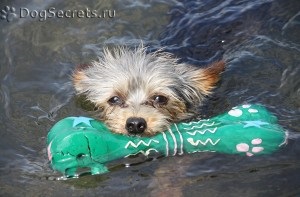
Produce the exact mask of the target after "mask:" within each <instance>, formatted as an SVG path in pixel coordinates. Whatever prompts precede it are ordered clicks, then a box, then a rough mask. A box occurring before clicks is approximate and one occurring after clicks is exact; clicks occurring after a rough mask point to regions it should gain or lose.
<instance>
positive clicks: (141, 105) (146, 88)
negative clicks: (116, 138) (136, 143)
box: [73, 46, 225, 135]
mask: <svg viewBox="0 0 300 197" xmlns="http://www.w3.org/2000/svg"><path fill="white" fill-rule="evenodd" d="M145 51H146V49H145V48H144V47H142V46H140V47H138V48H136V49H135V50H129V49H127V48H124V47H123V48H122V47H120V48H116V49H114V50H113V51H109V50H108V49H104V52H103V54H102V57H100V58H99V61H97V62H96V61H95V62H92V63H91V64H88V65H80V66H79V67H78V68H77V69H75V71H74V73H73V83H74V86H75V89H76V91H77V93H78V94H85V95H86V97H87V99H88V100H90V101H91V102H93V103H95V105H96V106H97V107H98V108H99V109H100V112H99V113H98V114H97V115H96V116H97V118H99V119H100V120H103V121H104V122H105V123H106V124H107V125H108V126H109V127H110V129H111V130H112V131H113V132H116V133H122V134H128V133H127V131H126V129H125V124H126V120H127V119H128V118H131V117H141V118H144V119H145V121H146V122H147V129H146V130H145V131H144V133H143V135H155V134H156V133H157V132H162V131H164V130H166V129H167V128H168V127H169V125H170V124H171V123H172V122H177V121H181V120H184V119H186V118H189V117H191V116H192V115H193V113H194V108H195V107H198V106H199V105H201V104H202V102H203V100H204V98H205V97H206V96H207V95H209V94H210V93H211V91H212V89H213V88H214V86H215V84H216V83H217V82H218V80H219V76H220V73H221V72H222V71H223V70H224V66H225V64H224V62H223V61H220V62H216V63H214V64H212V65H211V66H209V67H207V68H196V67H194V66H190V65H187V64H184V63H178V60H177V59H176V58H174V57H173V56H172V55H171V54H169V53H164V52H161V51H158V52H156V53H150V54H147V53H146V52H145ZM157 95H162V96H164V97H166V98H167V103H165V104H162V105H157V104H155V102H154V100H153V98H154V97H155V96H157ZM115 96H117V97H119V98H120V99H121V100H122V104H120V105H116V106H115V105H113V106H112V105H111V104H110V103H109V100H110V98H112V97H115Z"/></svg>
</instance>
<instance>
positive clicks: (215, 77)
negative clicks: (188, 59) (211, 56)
mask: <svg viewBox="0 0 300 197" xmlns="http://www.w3.org/2000/svg"><path fill="white" fill-rule="evenodd" d="M224 69H225V62H224V61H218V62H215V63H213V64H211V65H209V66H207V67H206V68H201V69H192V70H190V71H188V72H187V73H185V79H186V81H187V82H188V83H189V85H190V86H191V87H192V88H193V89H195V90H196V91H197V92H198V93H200V94H201V95H209V94H210V93H211V90H212V89H213V88H214V87H215V85H216V83H217V82H218V81H219V79H220V74H221V73H222V72H223V71H224Z"/></svg>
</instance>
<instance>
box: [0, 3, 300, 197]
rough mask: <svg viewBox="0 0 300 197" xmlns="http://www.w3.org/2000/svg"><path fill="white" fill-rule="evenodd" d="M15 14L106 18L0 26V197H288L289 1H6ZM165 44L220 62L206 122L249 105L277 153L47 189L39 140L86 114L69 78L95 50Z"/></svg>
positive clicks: (142, 167) (292, 32) (299, 64)
mask: <svg viewBox="0 0 300 197" xmlns="http://www.w3.org/2000/svg"><path fill="white" fill-rule="evenodd" d="M6 5H11V6H14V7H15V8H16V12H17V13H18V12H19V9H20V8H28V9H29V10H44V9H49V8H51V7H54V8H56V10H60V9H62V10H75V9H76V10H80V9H83V10H85V9H86V8H89V9H91V10H105V9H110V10H115V16H114V17H109V16H106V17H104V18H101V19H99V18H78V17H77V18H76V17H75V18H48V19H46V20H44V21H40V20H42V18H38V17H36V18H30V17H26V18H18V17H17V18H14V17H13V16H10V18H9V20H10V22H7V21H6V20H1V21H0V28H1V31H0V45H1V47H0V85H1V86H0V122H1V124H0V155H1V157H0V196H171V195H172V196H271V195H272V196H297V195H300V145H299V143H300V140H299V138H298V137H299V134H300V133H299V132H300V124H299V121H300V99H299V97H300V36H299V35H300V1H294V0H252V1H250V0H249V1H242V0H241V1H235V0H226V1H224V0H210V1H205V0H202V1H188V0H186V1H175V0H174V1H167V0H153V1H146V0H139V1H133V0H126V1H124V0H113V1H109V0H106V1H98V2H95V3H91V2H89V1H86V2H84V1H82V2H81V3H79V2H78V1H54V0H47V1H33V0H30V1H26V3H25V1H8V0H6V1H5V0H4V1H1V3H0V8H1V9H2V8H3V7H4V6H6ZM141 39H142V40H144V43H146V44H147V45H148V46H149V47H150V50H155V49H157V48H160V47H165V48H166V50H167V51H169V52H172V53H174V54H175V55H176V56H178V57H180V58H182V61H185V62H189V63H191V64H195V65H196V66H203V65H205V64H207V63H210V62H212V61H215V60H217V59H220V58H222V57H223V58H224V59H226V61H227V62H228V64H227V70H226V71H225V73H224V75H223V79H222V82H221V83H220V86H219V88H217V89H216V93H215V95H214V96H213V97H211V98H210V99H208V100H207V102H206V105H205V106H203V108H202V109H201V110H202V111H203V112H205V114H206V115H207V116H211V115H215V114H218V113H221V112H223V111H224V110H227V109H229V108H231V107H233V106H235V105H238V104H241V103H247V102H248V103H261V104H263V105H265V106H267V107H268V108H269V110H271V111H272V112H273V113H274V114H276V115H277V116H278V119H279V122H280V124H281V125H282V126H283V127H284V128H285V129H286V130H287V131H289V132H290V139H289V144H288V145H287V146H286V147H284V148H282V149H281V150H280V151H279V152H277V153H275V154H272V155H268V156H263V157H254V158H246V157H241V156H231V155H221V154H216V153H199V154H192V155H184V156H176V157H168V158H160V159H158V160H155V161H151V162H149V161H148V162H143V163H141V164H139V165H136V166H132V167H129V168H125V167H120V168H119V167H117V168H115V169H114V170H113V172H111V173H108V174H105V175H101V176H83V177H81V178H79V179H72V180H67V181H57V180H55V178H56V177H58V176H60V175H59V174H58V173H56V172H53V171H52V170H51V169H50V167H49V164H48V161H47V158H46V154H45V152H46V151H45V136H46V135H47V131H48V130H49V128H51V126H52V125H53V124H54V123H55V121H58V120H60V119H61V118H63V117H66V116H74V115H89V112H87V111H85V110H83V109H82V107H81V106H80V104H78V102H76V99H75V97H74V91H73V89H72V86H71V84H70V80H69V76H70V74H71V72H72V69H73V68H74V66H75V65H76V64H78V63H82V62H88V61H90V60H91V59H95V58H96V56H97V54H98V53H99V51H101V48H102V46H104V45H117V44H122V45H128V46H135V45H137V44H138V43H139V40H141Z"/></svg>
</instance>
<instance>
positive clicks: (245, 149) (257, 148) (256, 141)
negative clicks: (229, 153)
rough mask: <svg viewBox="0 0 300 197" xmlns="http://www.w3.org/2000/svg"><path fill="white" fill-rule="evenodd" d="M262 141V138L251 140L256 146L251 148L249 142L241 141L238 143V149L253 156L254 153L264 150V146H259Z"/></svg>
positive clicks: (252, 144)
mask: <svg viewBox="0 0 300 197" xmlns="http://www.w3.org/2000/svg"><path fill="white" fill-rule="evenodd" d="M261 143H262V139H260V138H256V139H253V140H252V141H251V146H254V147H252V148H250V145H249V144H246V143H240V144H237V145H236V150H237V151H238V152H241V153H246V155H247V156H249V157H251V156H253V155H254V154H257V153H260V152H262V151H263V150H264V148H263V147H262V146H259V145H260V144H261Z"/></svg>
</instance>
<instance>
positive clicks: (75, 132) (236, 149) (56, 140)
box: [47, 105, 287, 177]
mask: <svg viewBox="0 0 300 197" xmlns="http://www.w3.org/2000/svg"><path fill="white" fill-rule="evenodd" d="M286 143H287V134H286V132H285V131H284V130H283V128H282V127H280V126H279V125H278V124H277V118H276V117H275V116H274V115H272V114H270V113H269V112H268V111H267V110H266V109H265V108H264V107H263V106H260V105H242V106H238V107H234V108H232V109H231V110H230V111H229V112H227V113H224V114H222V115H218V116H216V117H213V118H211V119H202V120H199V121H197V122H189V123H178V124H173V125H172V126H171V127H170V129H168V130H167V131H165V132H162V133H159V134H158V135H155V136H152V137H138V136H127V135H121V134H114V133H112V132H110V130H109V129H108V128H107V127H106V125H105V124H103V123H102V122H99V121H97V120H94V119H92V118H86V117H68V118H65V119H63V120H61V121H59V122H57V123H56V124H55V125H54V126H53V127H52V129H51V130H50V132H49V133H48V138H47V145H48V148H47V152H48V158H49V160H50V162H51V166H52V168H53V169H54V170H58V171H60V172H61V173H63V174H64V176H65V177H76V176H78V174H77V170H78V169H80V168H90V172H91V174H102V173H105V172H108V169H107V167H106V166H105V165H106V164H107V163H109V162H110V161H113V160H116V159H120V158H126V157H128V156H131V155H136V154H140V153H141V154H144V155H145V156H148V155H149V154H150V153H159V154H161V155H164V156H170V155H172V156H173V155H176V154H179V155H181V154H184V153H195V152H206V151H211V152H219V153H226V154H241V155H246V156H253V155H261V154H270V153H272V152H274V151H276V150H277V149H279V147H280V146H282V145H284V144H286Z"/></svg>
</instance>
